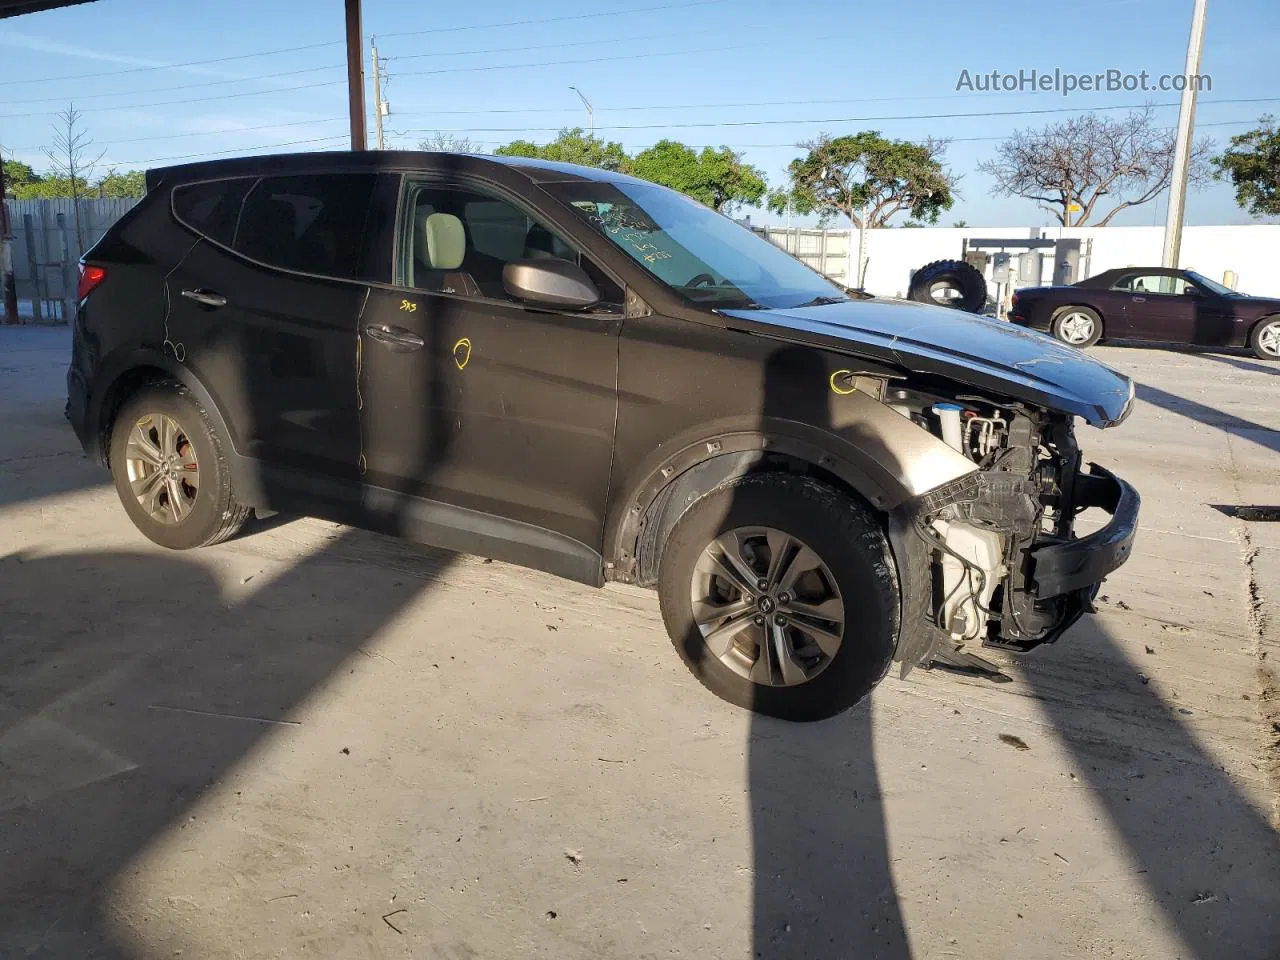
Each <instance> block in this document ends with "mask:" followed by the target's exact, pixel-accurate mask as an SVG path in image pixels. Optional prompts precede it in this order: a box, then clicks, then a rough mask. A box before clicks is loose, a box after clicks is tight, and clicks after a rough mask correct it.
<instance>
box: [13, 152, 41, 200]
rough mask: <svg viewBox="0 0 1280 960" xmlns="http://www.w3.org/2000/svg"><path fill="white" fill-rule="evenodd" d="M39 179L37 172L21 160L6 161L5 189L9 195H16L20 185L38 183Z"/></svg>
mask: <svg viewBox="0 0 1280 960" xmlns="http://www.w3.org/2000/svg"><path fill="white" fill-rule="evenodd" d="M39 179H40V177H39V176H37V175H36V172H35V171H34V170H32V169H31V167H29V166H28V165H27V164H25V163H23V162H22V161H21V160H6V161H4V189H5V192H6V193H8V194H9V196H11V197H12V196H16V195H17V194H16V191H17V189H18V188H19V187H24V186H26V185H27V184H30V183H36V182H38V181H39Z"/></svg>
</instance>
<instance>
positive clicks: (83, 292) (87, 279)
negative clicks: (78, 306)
mask: <svg viewBox="0 0 1280 960" xmlns="http://www.w3.org/2000/svg"><path fill="white" fill-rule="evenodd" d="M106 278H107V270H106V268H105V267H95V266H93V265H92V264H88V263H82V264H80V285H79V286H78V287H77V288H76V299H77V300H83V299H84V298H85V297H87V296H88V295H89V294H91V293H93V291H94V290H95V289H96V288H97V286H98V284H100V283H101V282H102V281H103V280H105V279H106Z"/></svg>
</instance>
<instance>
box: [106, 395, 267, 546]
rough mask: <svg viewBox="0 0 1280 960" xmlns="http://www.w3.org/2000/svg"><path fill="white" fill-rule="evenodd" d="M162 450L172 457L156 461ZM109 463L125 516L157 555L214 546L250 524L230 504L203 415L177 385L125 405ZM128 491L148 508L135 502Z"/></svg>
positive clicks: (226, 474) (219, 444)
mask: <svg viewBox="0 0 1280 960" xmlns="http://www.w3.org/2000/svg"><path fill="white" fill-rule="evenodd" d="M157 418H159V419H160V421H161V422H157ZM162 426H163V429H165V430H172V434H170V435H169V436H171V437H172V442H171V443H170V442H167V441H166V439H165V437H163V436H162V435H161V434H160V430H161V429H162ZM135 428H136V429H137V430H138V431H140V433H138V434H135ZM165 449H170V450H171V451H172V455H162V454H164V451H165ZM160 461H165V462H168V466H169V473H168V475H167V477H168V478H166V475H165V474H164V472H163V464H161V465H156V464H157V463H160ZM109 462H110V465H111V478H112V480H113V482H114V483H115V488H116V493H117V494H118V495H119V497H120V502H121V504H123V506H124V509H125V513H127V514H128V515H129V519H130V520H132V521H133V525H134V526H135V527H137V528H138V530H139V531H141V533H142V534H143V535H144V536H145V537H147V538H148V539H149V540H151V541H153V542H155V543H158V544H160V546H162V547H168V548H170V549H171V550H189V549H191V548H193V547H207V546H210V545H212V544H215V543H221V542H222V541H223V540H226V539H227V538H228V537H232V536H234V535H235V534H236V533H238V532H239V530H240V528H241V527H242V526H244V523H245V521H246V520H247V519H248V517H249V508H248V507H244V506H241V505H240V504H239V503H237V502H236V499H235V496H234V493H233V491H232V489H231V472H230V470H229V469H228V467H227V461H226V457H225V456H224V455H223V441H222V439H221V438H220V437H219V436H218V434H217V431H215V430H214V428H213V424H212V422H211V421H210V419H209V416H208V414H206V413H205V410H204V408H203V407H201V406H200V404H199V403H198V402H197V401H196V399H195V398H194V397H193V396H192V395H191V393H190V392H189V391H188V390H187V389H186V388H185V387H183V386H182V385H180V384H177V383H157V384H152V385H149V386H147V387H144V388H143V389H142V390H141V391H139V392H138V393H136V394H134V395H133V396H132V397H130V398H129V399H128V400H126V401H125V402H124V404H123V405H122V406H121V407H120V410H119V412H118V413H117V415H116V418H115V421H114V423H113V425H112V429H111V439H110V445H109ZM192 464H194V468H193V467H192ZM170 479H172V483H170ZM148 481H150V482H148ZM135 486H136V487H137V488H138V490H140V491H142V495H143V496H145V497H147V499H148V501H149V506H144V505H143V503H142V502H141V501H140V499H139V492H136V491H135ZM175 491H176V495H175ZM175 503H176V507H175ZM158 515H163V516H164V517H165V519H164V520H160V519H157V516H158Z"/></svg>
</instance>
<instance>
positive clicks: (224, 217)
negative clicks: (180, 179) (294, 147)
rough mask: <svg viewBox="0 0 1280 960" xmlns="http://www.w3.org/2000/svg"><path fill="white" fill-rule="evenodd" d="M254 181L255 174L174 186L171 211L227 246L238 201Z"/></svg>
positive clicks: (230, 237)
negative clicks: (234, 178) (253, 175)
mask: <svg viewBox="0 0 1280 960" xmlns="http://www.w3.org/2000/svg"><path fill="white" fill-rule="evenodd" d="M256 182H257V178H256V177H243V178H240V179H238V180H211V181H208V182H206V183H192V184H187V185H186V186H180V187H175V188H174V191H173V214H174V216H175V217H177V218H178V221H179V222H180V223H182V224H184V225H186V226H188V227H190V228H191V229H192V230H194V231H196V233H198V234H200V235H201V236H205V237H208V238H209V239H210V240H216V241H217V242H218V243H221V244H223V245H225V246H228V247H229V246H231V241H232V239H233V238H234V237H235V233H236V220H237V218H238V217H239V216H240V204H241V203H243V202H244V197H245V194H246V193H248V192H249V188H250V187H252V186H253V185H254V184H255V183H256Z"/></svg>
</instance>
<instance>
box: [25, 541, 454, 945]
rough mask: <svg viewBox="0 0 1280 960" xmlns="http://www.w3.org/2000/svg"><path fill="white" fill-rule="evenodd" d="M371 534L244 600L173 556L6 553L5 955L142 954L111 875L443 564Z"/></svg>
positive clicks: (177, 820) (170, 826) (330, 549)
mask: <svg viewBox="0 0 1280 960" xmlns="http://www.w3.org/2000/svg"><path fill="white" fill-rule="evenodd" d="M370 539H378V538H375V537H374V535H372V534H364V533H360V532H356V531H348V532H346V533H344V534H343V535H341V536H340V537H338V538H337V539H336V540H334V541H333V542H331V543H330V544H329V545H328V546H326V547H325V548H323V549H321V550H320V551H318V552H317V553H315V554H313V555H312V556H309V557H307V558H306V559H303V560H302V561H300V562H299V563H298V564H297V565H296V566H294V567H292V568H291V569H289V570H288V571H287V572H285V573H284V574H282V575H281V576H280V577H278V578H277V579H275V580H274V581H271V582H269V583H265V584H262V585H261V586H260V587H258V589H256V590H254V592H252V593H251V594H249V595H248V596H246V597H245V598H244V599H242V600H236V599H233V598H231V597H228V596H227V595H226V594H224V592H223V588H222V586H221V585H220V583H219V582H218V581H217V580H216V579H215V578H214V577H213V576H212V575H211V573H210V572H209V570H208V569H207V568H206V567H205V566H204V565H203V564H201V563H199V562H196V561H195V560H193V559H190V558H189V557H188V556H186V555H181V554H160V553H157V552H130V551H117V552H85V553H69V554H62V555H54V556H42V557H27V558H24V557H23V556H21V555H20V554H11V555H9V556H7V557H5V558H3V559H0V629H2V631H3V640H2V642H0V770H2V771H3V779H0V863H3V864H4V865H5V866H4V869H3V870H0V955H3V956H29V957H68V958H71V957H74V958H85V957H111V958H115V957H120V958H125V957H136V956H138V954H137V953H136V952H135V949H136V948H135V947H134V946H133V945H132V943H131V942H124V943H122V942H121V941H120V939H119V938H120V937H121V935H122V934H124V935H125V936H127V934H128V931H127V929H122V927H121V926H120V924H119V921H117V920H115V919H114V918H113V917H112V916H110V914H109V911H108V910H107V909H106V907H105V901H104V898H105V895H106V893H107V891H108V890H109V888H110V886H111V885H112V883H113V882H114V881H117V880H119V879H120V878H121V876H122V875H123V874H124V873H125V872H126V871H127V870H128V866H129V864H130V862H131V861H132V860H133V859H134V858H135V857H137V856H138V855H139V854H141V853H142V852H143V851H144V850H145V849H146V847H147V846H148V845H149V844H151V843H152V842H154V841H155V840H156V839H157V838H159V837H161V836H163V835H164V834H166V833H167V832H169V831H171V830H174V829H177V828H178V827H179V826H180V825H181V824H182V823H183V821H184V820H185V819H186V817H187V814H188V811H189V809H190V808H191V807H192V805H193V804H194V803H195V802H196V801H197V800H199V798H200V797H201V795H202V794H203V793H204V791H205V790H206V788H207V787H209V786H210V785H211V784H213V783H215V782H216V781H218V780H220V779H221V778H223V777H224V776H226V775H227V774H228V773H229V772H230V771H231V769H232V768H233V767H234V766H235V765H236V764H237V763H239V762H240V761H241V760H242V759H243V758H244V757H245V756H246V754H248V753H249V752H250V751H251V750H253V749H254V748H255V747H256V746H257V745H258V744H259V743H260V742H261V741H262V740H263V739H264V738H266V737H268V736H270V735H271V734H273V733H275V732H277V731H279V730H281V729H282V728H281V727H280V726H279V724H280V723H287V722H289V721H288V718H289V716H290V714H291V712H292V711H294V710H295V709H296V708H297V707H298V706H299V704H300V703H301V702H302V701H303V700H304V699H305V698H306V697H307V696H308V694H310V693H311V692H312V691H313V690H314V689H315V688H316V687H317V686H318V685H320V684H322V683H324V682H325V681H326V680H327V679H328V678H329V677H331V676H332V675H334V674H335V673H338V672H340V671H342V670H343V668H344V667H345V666H346V664H347V663H348V662H349V661H350V660H351V658H352V657H354V656H357V655H358V651H359V650H360V649H361V647H362V645H363V644H364V643H366V642H367V641H368V640H369V639H370V638H371V637H373V636H374V635H375V634H376V633H377V632H378V630H379V629H381V628H382V627H383V626H384V625H385V624H386V623H387V622H388V620H390V619H391V618H392V617H393V616H395V615H396V613H397V612H398V611H400V610H401V609H402V608H404V606H405V605H406V604H408V603H410V602H411V601H412V600H413V599H414V597H415V596H416V595H417V594H418V593H419V592H420V590H421V588H422V581H423V580H424V579H425V580H427V581H428V582H429V581H431V580H433V579H435V578H437V577H439V576H440V575H441V574H442V573H443V571H444V570H445V569H446V567H447V566H448V565H449V564H450V562H451V555H450V554H446V553H442V552H429V551H423V550H420V549H419V548H408V549H407V550H406V562H408V563H409V564H411V568H410V569H411V570H412V573H410V574H401V573H397V574H396V575H392V576H389V575H388V573H387V571H386V570H385V569H383V568H381V567H379V566H378V565H375V564H368V563H365V562H363V559H364V557H365V556H367V553H368V551H367V549H366V550H363V551H361V550H360V549H358V548H360V546H361V544H362V542H363V541H366V540H370ZM246 589H251V588H249V587H246Z"/></svg>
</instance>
